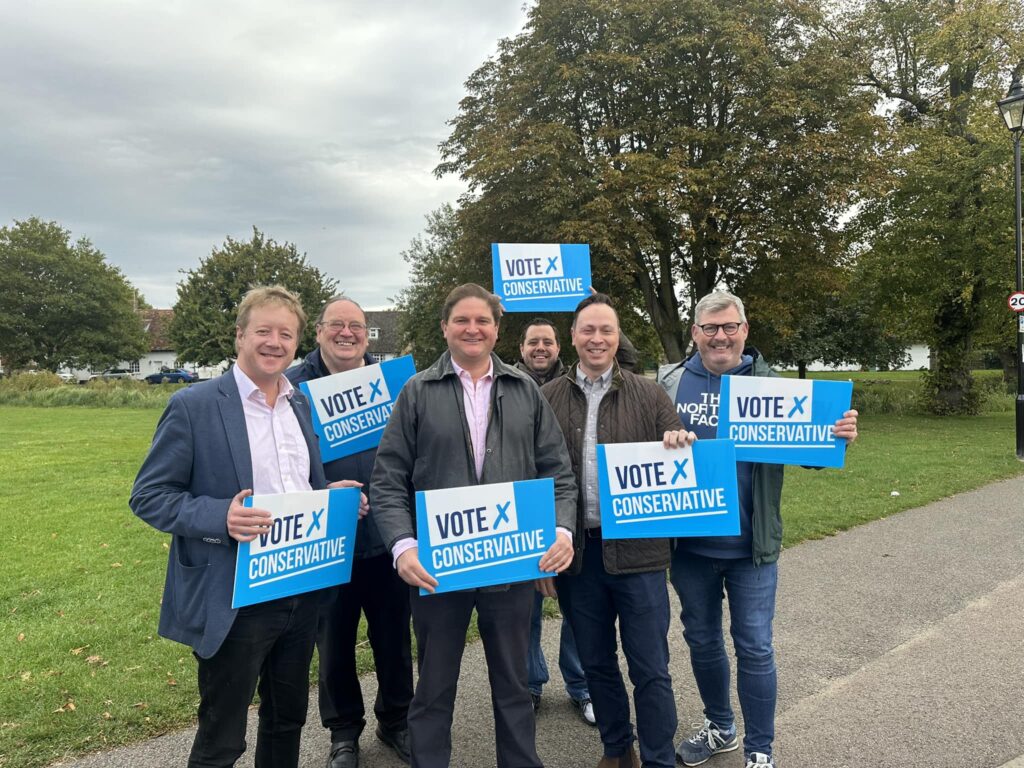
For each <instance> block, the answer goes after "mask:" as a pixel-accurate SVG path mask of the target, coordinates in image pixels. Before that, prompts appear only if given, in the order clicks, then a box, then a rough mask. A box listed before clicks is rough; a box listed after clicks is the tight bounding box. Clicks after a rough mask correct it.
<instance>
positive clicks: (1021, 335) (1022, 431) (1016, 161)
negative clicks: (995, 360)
mask: <svg viewBox="0 0 1024 768" xmlns="http://www.w3.org/2000/svg"><path fill="white" fill-rule="evenodd" d="M998 104H999V111H1000V112H1001V113H1002V115H1003V120H1005V121H1006V127H1007V128H1009V129H1010V131H1011V133H1012V134H1013V196H1014V217H1015V219H1014V220H1015V223H1016V226H1017V233H1016V234H1017V237H1016V241H1015V245H1016V258H1017V290H1018V291H1024V266H1022V263H1021V208H1020V139H1021V134H1022V133H1024V86H1021V84H1020V78H1019V77H1018V76H1016V75H1014V78H1013V84H1012V85H1010V92H1009V93H1007V94H1006V98H1005V99H1002V100H1001V101H999V102H998ZM1016 322H1017V404H1016V405H1017V408H1016V415H1017V458H1018V459H1019V460H1020V461H1024V314H1020V315H1018V316H1017V318H1016Z"/></svg>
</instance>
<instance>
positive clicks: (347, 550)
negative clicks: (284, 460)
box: [231, 488, 360, 608]
mask: <svg viewBox="0 0 1024 768" xmlns="http://www.w3.org/2000/svg"><path fill="white" fill-rule="evenodd" d="M298 493H299V494H301V493H305V492H303V491H300V492H298ZM288 495H292V494H288ZM359 496H360V490H359V489H358V488H331V489H330V490H329V491H328V493H327V503H328V511H327V536H326V537H325V539H321V540H320V541H324V540H337V539H341V538H344V540H345V544H344V553H343V556H342V557H341V558H338V559H335V560H333V561H329V562H327V563H317V565H316V566H314V567H312V568H308V569H303V570H296V571H295V572H289V571H285V572H283V573H281V574H279V575H275V576H274V578H273V579H263V580H262V581H260V580H257V581H256V582H255V585H254V584H253V580H251V579H250V578H249V574H248V571H249V563H250V561H251V560H253V559H255V558H256V557H261V556H263V555H260V554H257V555H252V554H250V552H249V550H250V545H249V542H246V541H242V542H239V543H238V555H237V558H236V560H235V579H234V581H235V583H234V587H233V589H232V594H231V607H232V608H242V607H244V606H246V605H255V604H256V603H265V602H267V601H268V600H276V599H277V598H279V597H288V596H290V595H301V594H303V593H305V592H312V591H314V590H317V589H324V588H325V587H334V586H337V585H338V584H345V583H347V582H348V581H349V580H351V578H352V558H353V556H354V554H355V549H356V522H357V521H358V519H359ZM264 498H266V497H264ZM264 503H265V502H264ZM244 504H245V506H247V507H254V506H255V507H257V508H266V507H265V506H263V505H262V504H261V496H260V495H256V496H249V497H248V498H246V499H245V501H244ZM271 511H273V510H271ZM308 546H310V545H309V544H304V543H299V544H294V545H292V546H290V547H285V548H282V549H278V550H274V552H273V554H274V555H277V554H278V553H286V552H288V551H289V550H296V549H299V548H301V547H308ZM268 554H270V553H268Z"/></svg>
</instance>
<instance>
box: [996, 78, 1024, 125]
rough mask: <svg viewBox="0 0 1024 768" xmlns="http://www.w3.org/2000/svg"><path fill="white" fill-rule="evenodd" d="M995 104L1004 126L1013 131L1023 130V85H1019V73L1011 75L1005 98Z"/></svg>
mask: <svg viewBox="0 0 1024 768" xmlns="http://www.w3.org/2000/svg"><path fill="white" fill-rule="evenodd" d="M997 104H998V106H999V111H1000V113H1002V115H1003V120H1004V121H1005V122H1006V127H1007V128H1009V129H1010V130H1011V131H1013V132H1014V133H1020V132H1021V131H1024V85H1021V82H1020V76H1019V75H1014V76H1013V83H1011V84H1010V90H1009V92H1008V93H1007V94H1006V98H1005V99H1000V100H999V101H998V102H997Z"/></svg>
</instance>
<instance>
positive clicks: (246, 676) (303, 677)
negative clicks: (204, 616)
mask: <svg viewBox="0 0 1024 768" xmlns="http://www.w3.org/2000/svg"><path fill="white" fill-rule="evenodd" d="M319 604H320V594H319V592H310V593H308V594H305V595H296V596H294V597H283V598H280V599H278V600H271V601H270V602H266V603H260V604H258V605H250V606H247V607H245V608H241V609H239V611H238V615H237V616H236V617H235V622H234V624H232V625H231V631H230V632H228V636H227V638H225V640H224V644H223V645H221V647H220V649H219V650H218V651H217V653H215V654H214V655H213V656H211V657H210V658H209V659H201V658H199V657H198V656H197V657H196V658H197V659H198V661H199V730H198V731H197V733H196V738H195V741H194V742H193V743H192V754H191V755H189V760H188V766H189V768H226V767H227V766H233V765H234V764H235V761H236V760H238V758H239V757H240V756H241V755H242V753H243V752H245V728H246V718H247V714H248V710H249V705H250V704H251V703H252V696H253V693H254V692H255V691H256V689H257V684H258V687H259V692H260V711H259V729H258V731H257V734H256V766H257V768H296V767H297V766H298V763H299V738H300V736H301V734H302V726H303V725H304V724H305V722H306V707H307V705H308V703H309V662H310V660H311V659H312V658H313V643H314V641H315V639H316V619H317V609H318V606H319Z"/></svg>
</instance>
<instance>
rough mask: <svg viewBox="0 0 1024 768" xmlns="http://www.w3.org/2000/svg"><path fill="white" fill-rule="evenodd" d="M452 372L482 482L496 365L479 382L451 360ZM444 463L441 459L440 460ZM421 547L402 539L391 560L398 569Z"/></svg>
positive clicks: (408, 539)
mask: <svg viewBox="0 0 1024 768" xmlns="http://www.w3.org/2000/svg"><path fill="white" fill-rule="evenodd" d="M452 368H454V369H455V375H456V376H458V377H459V383H460V384H461V385H462V402H463V405H465V408H466V424H467V425H468V426H469V436H470V439H471V441H472V443H473V463H474V465H475V466H476V479H477V480H479V479H480V476H481V475H482V474H483V472H484V456H486V455H487V421H488V419H489V418H490V415H491V390H492V389H493V388H494V361H493V360H489V361H488V363H487V373H485V374H484V375H483V376H481V377H480V378H479V379H477V380H476V381H473V376H472V375H471V374H470V373H469V371H467V370H466V369H465V368H462V367H461V366H460V365H459V364H458V363H456V362H455V360H452ZM438 460H442V459H440V458H439V459H438ZM418 546H419V543H418V541H417V540H416V539H414V538H412V537H411V536H410V537H408V538H405V539H399V540H398V541H396V542H395V545H394V546H393V547H391V558H392V560H393V562H394V563H395V565H396V566H397V565H398V558H399V557H401V556H402V553H404V552H406V551H407V550H410V549H412V548H413V547H418Z"/></svg>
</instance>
